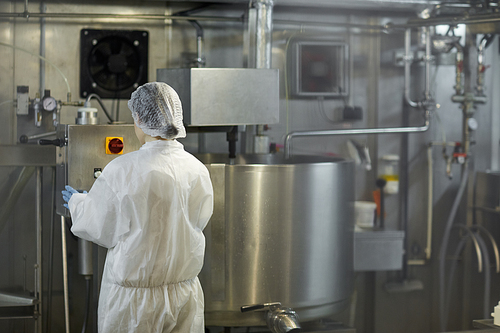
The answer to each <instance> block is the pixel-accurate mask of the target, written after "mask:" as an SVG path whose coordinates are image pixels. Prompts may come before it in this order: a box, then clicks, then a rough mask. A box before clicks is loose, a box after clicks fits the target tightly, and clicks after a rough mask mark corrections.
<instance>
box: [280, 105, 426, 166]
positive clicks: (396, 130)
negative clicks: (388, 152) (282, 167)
mask: <svg viewBox="0 0 500 333" xmlns="http://www.w3.org/2000/svg"><path fill="white" fill-rule="evenodd" d="M429 125H430V112H429V111H425V123H424V125H423V126H417V127H392V128H353V129H334V130H326V131H303V132H292V133H289V134H288V135H287V136H286V138H285V156H286V157H287V158H288V157H291V156H292V139H293V138H294V137H307V136H329V135H355V134H356V135H357V134H390V133H392V134H394V133H419V132H425V131H427V130H428V129H429Z"/></svg>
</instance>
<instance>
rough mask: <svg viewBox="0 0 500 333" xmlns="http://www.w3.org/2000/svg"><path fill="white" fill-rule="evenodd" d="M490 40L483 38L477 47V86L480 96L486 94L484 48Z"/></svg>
mask: <svg viewBox="0 0 500 333" xmlns="http://www.w3.org/2000/svg"><path fill="white" fill-rule="evenodd" d="M487 42H488V40H487V39H486V38H483V39H482V40H481V42H479V46H478V48H477V86H476V92H477V94H478V95H479V96H484V87H483V86H484V71H485V70H486V67H485V66H484V50H485V48H486V43H487Z"/></svg>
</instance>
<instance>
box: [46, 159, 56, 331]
mask: <svg viewBox="0 0 500 333" xmlns="http://www.w3.org/2000/svg"><path fill="white" fill-rule="evenodd" d="M55 202H56V168H55V167H52V202H51V206H50V207H51V209H50V238H49V267H48V270H49V272H48V283H47V284H48V287H47V309H46V311H45V312H46V313H47V315H46V318H47V319H46V321H45V332H50V331H51V323H52V318H51V317H52V316H51V313H52V311H51V310H52V278H53V276H54V272H53V270H54V229H55V217H56V214H55Z"/></svg>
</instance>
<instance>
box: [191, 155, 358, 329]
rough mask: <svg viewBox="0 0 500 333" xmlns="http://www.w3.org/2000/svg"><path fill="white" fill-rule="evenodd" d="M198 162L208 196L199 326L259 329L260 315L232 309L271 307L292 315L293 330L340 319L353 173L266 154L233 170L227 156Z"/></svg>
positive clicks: (349, 257)
mask: <svg viewBox="0 0 500 333" xmlns="http://www.w3.org/2000/svg"><path fill="white" fill-rule="evenodd" d="M198 158H200V160H201V161H202V162H204V163H205V164H206V165H207V167H208V169H209V171H210V174H211V177H212V183H213V186H214V193H215V211H214V215H213V217H212V219H211V221H210V223H209V224H208V226H207V228H206V229H205V235H206V241H207V246H206V255H205V264H204V268H203V270H202V272H201V273H200V280H201V282H202V285H203V290H204V293H205V318H206V319H205V320H206V324H207V325H209V326H210V325H215V326H256V325H264V324H265V321H264V316H263V313H262V312H250V313H240V307H241V306H243V305H248V304H264V303H268V302H271V301H273V302H275V301H278V302H281V303H282V304H283V306H285V307H291V308H293V309H294V310H296V311H297V313H298V315H299V318H300V320H301V322H302V321H308V320H312V319H315V318H322V317H326V316H329V315H331V314H333V313H335V312H338V311H340V310H341V309H343V307H344V306H346V305H347V303H348V302H349V296H350V293H351V290H352V271H353V200H354V193H353V188H354V186H353V184H354V179H353V175H354V173H353V172H354V170H353V163H352V162H350V161H345V160H343V159H340V158H327V157H317V156H295V157H293V158H292V159H289V160H285V159H283V157H282V156H281V155H270V154H268V155H239V156H237V157H236V159H235V160H234V163H232V164H230V161H229V159H228V158H227V155H199V156H198ZM221 202H222V207H221ZM214 268H216V269H214ZM221 279H222V281H225V283H224V284H221V283H220V280H221ZM222 287H223V288H224V289H223V292H222V290H221V288H222Z"/></svg>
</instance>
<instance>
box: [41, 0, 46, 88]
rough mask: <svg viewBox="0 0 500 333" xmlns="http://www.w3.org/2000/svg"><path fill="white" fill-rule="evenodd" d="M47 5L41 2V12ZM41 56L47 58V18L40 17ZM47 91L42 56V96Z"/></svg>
mask: <svg viewBox="0 0 500 333" xmlns="http://www.w3.org/2000/svg"><path fill="white" fill-rule="evenodd" d="M46 11H47V6H45V2H43V1H42V2H40V13H45V12H46ZM40 56H41V57H43V58H45V18H43V17H41V18H40ZM44 92H45V61H43V59H42V58H40V96H42V97H43V95H44Z"/></svg>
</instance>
